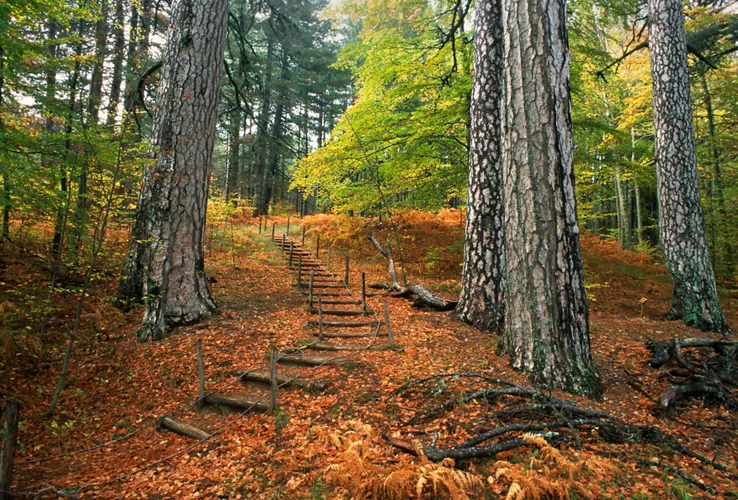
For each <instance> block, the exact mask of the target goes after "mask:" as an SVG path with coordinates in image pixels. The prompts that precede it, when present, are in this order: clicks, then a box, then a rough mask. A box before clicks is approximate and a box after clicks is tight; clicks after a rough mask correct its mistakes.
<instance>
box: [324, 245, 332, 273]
mask: <svg viewBox="0 0 738 500" xmlns="http://www.w3.org/2000/svg"><path fill="white" fill-rule="evenodd" d="M325 267H327V268H328V271H330V270H331V244H330V242H329V243H328V257H327V259H326V263H325Z"/></svg>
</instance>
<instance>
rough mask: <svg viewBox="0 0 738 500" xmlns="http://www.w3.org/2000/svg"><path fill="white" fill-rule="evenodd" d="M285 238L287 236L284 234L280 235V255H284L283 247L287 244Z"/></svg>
mask: <svg viewBox="0 0 738 500" xmlns="http://www.w3.org/2000/svg"><path fill="white" fill-rule="evenodd" d="M285 238H287V236H285V234H284V233H282V245H281V246H280V247H279V249H280V250H281V251H282V255H284V246H285V245H286V244H287V242H286V241H285Z"/></svg>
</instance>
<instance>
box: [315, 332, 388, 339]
mask: <svg viewBox="0 0 738 500" xmlns="http://www.w3.org/2000/svg"><path fill="white" fill-rule="evenodd" d="M313 335H315V336H316V337H318V336H319V335H320V333H318V332H314V333H313ZM386 336H387V332H377V337H386ZM323 337H325V338H327V339H365V338H369V337H374V332H323Z"/></svg>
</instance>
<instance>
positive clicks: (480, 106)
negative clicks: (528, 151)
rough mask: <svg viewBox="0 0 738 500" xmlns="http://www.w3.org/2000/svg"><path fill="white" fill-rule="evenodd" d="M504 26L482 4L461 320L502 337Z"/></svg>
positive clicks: (492, 7) (483, 0) (487, 2)
mask: <svg viewBox="0 0 738 500" xmlns="http://www.w3.org/2000/svg"><path fill="white" fill-rule="evenodd" d="M501 78H502V23H501V19H500V4H499V0H478V2H477V12H476V18H475V25H474V80H473V84H472V93H471V129H470V130H469V184H468V192H467V207H466V217H467V218H466V231H465V235H464V270H463V273H462V278H461V295H460V296H459V303H458V305H457V307H456V313H457V315H458V317H459V319H461V320H463V321H465V322H467V323H469V324H471V325H473V326H475V327H477V328H479V329H480V330H491V331H500V329H501V327H502V320H503V315H504V303H503V282H502V262H503V239H502V200H501V197H500V195H501V193H500V184H501V181H502V180H501V177H500V175H501V156H500V154H501V153H500V113H501V111H500V94H501V91H502V82H501Z"/></svg>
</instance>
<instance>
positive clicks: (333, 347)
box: [308, 342, 367, 352]
mask: <svg viewBox="0 0 738 500" xmlns="http://www.w3.org/2000/svg"><path fill="white" fill-rule="evenodd" d="M308 349H314V350H316V351H334V352H335V351H364V350H367V348H366V346H360V345H338V344H329V343H327V342H314V343H312V344H309V345H308Z"/></svg>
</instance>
